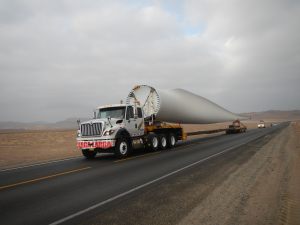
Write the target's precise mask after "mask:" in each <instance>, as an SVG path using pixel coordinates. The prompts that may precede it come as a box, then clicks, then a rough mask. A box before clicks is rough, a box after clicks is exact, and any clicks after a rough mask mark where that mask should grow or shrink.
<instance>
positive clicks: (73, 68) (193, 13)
mask: <svg viewBox="0 0 300 225" xmlns="http://www.w3.org/2000/svg"><path fill="white" fill-rule="evenodd" d="M299 21H300V5H299V3H298V2H297V1H279V0H277V1H270V0H264V1H258V0H257V1H247V2H245V1H243V2H241V1H237V0H231V1H226V3H225V2H222V1H211V0H210V1H207V0H206V1H205V0H203V1H192V0H190V1H188V0H187V1H182V2H179V1H176V3H174V4H173V1H172V2H170V1H93V0H89V1H79V0H76V1H68V0H64V1H42V2H41V1H26V2H24V1H16V0H14V1H4V0H3V1H0V78H1V83H0V104H1V110H0V120H3V121H7V120H19V121H35V120H46V121H55V120H60V119H64V118H66V117H73V116H85V117H86V116H88V115H89V114H91V113H90V112H91V111H92V109H93V108H94V107H96V106H97V105H101V104H106V103H112V102H118V101H119V100H120V99H122V98H124V97H125V96H126V94H127V93H128V91H129V90H130V88H132V87H133V86H134V85H135V84H141V83H144V84H150V85H153V86H155V87H158V88H162V89H168V88H177V87H180V88H184V89H187V90H190V91H192V92H194V93H197V94H199V95H202V96H204V97H207V98H209V99H211V100H213V101H215V102H216V103H218V104H220V105H222V106H224V107H226V108H227V109H229V110H232V111H236V112H245V111H259V110H268V109H282V110H283V109H296V108H298V109H299V108H300V101H299V98H300V92H299V91H298V89H299V88H298V86H299V84H300V76H299V69H300V68H299V67H300V43H299V42H300V41H299V40H300V32H299V31H300V29H299V28H300V23H299Z"/></svg>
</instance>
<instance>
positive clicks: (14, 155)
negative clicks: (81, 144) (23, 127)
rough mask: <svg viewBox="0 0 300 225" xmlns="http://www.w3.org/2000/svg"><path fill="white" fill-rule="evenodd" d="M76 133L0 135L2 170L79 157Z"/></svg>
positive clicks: (55, 132)
mask: <svg viewBox="0 0 300 225" xmlns="http://www.w3.org/2000/svg"><path fill="white" fill-rule="evenodd" d="M75 138H76V131H74V130H60V131H54V130H52V131H51V130H42V131H20V132H6V133H4V132H2V133H0V143H1V145H0V168H6V167H12V166H17V165H26V164H31V163H35V162H42V161H49V160H56V159H62V158H68V157H74V156H79V155H81V153H80V152H79V151H78V150H77V148H76V142H75Z"/></svg>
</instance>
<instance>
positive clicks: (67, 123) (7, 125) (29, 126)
mask: <svg viewBox="0 0 300 225" xmlns="http://www.w3.org/2000/svg"><path fill="white" fill-rule="evenodd" d="M77 120H78V118H68V119H65V120H62V121H58V122H56V123H47V122H43V121H38V122H32V123H22V122H0V130H45V129H76V128H77ZM80 120H81V121H85V120H89V119H87V118H80Z"/></svg>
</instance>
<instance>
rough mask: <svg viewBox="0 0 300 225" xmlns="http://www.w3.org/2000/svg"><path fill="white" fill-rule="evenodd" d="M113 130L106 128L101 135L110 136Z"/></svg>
mask: <svg viewBox="0 0 300 225" xmlns="http://www.w3.org/2000/svg"><path fill="white" fill-rule="evenodd" d="M114 132H115V130H107V131H105V132H104V134H103V136H110V135H112V134H113V133H114Z"/></svg>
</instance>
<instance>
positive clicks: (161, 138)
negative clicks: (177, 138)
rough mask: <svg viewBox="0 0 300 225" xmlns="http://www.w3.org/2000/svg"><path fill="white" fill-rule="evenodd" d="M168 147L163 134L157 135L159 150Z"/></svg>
mask: <svg viewBox="0 0 300 225" xmlns="http://www.w3.org/2000/svg"><path fill="white" fill-rule="evenodd" d="M167 147H168V140H167V136H166V135H165V134H161V135H159V149H161V150H165V149H166V148H167Z"/></svg>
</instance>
